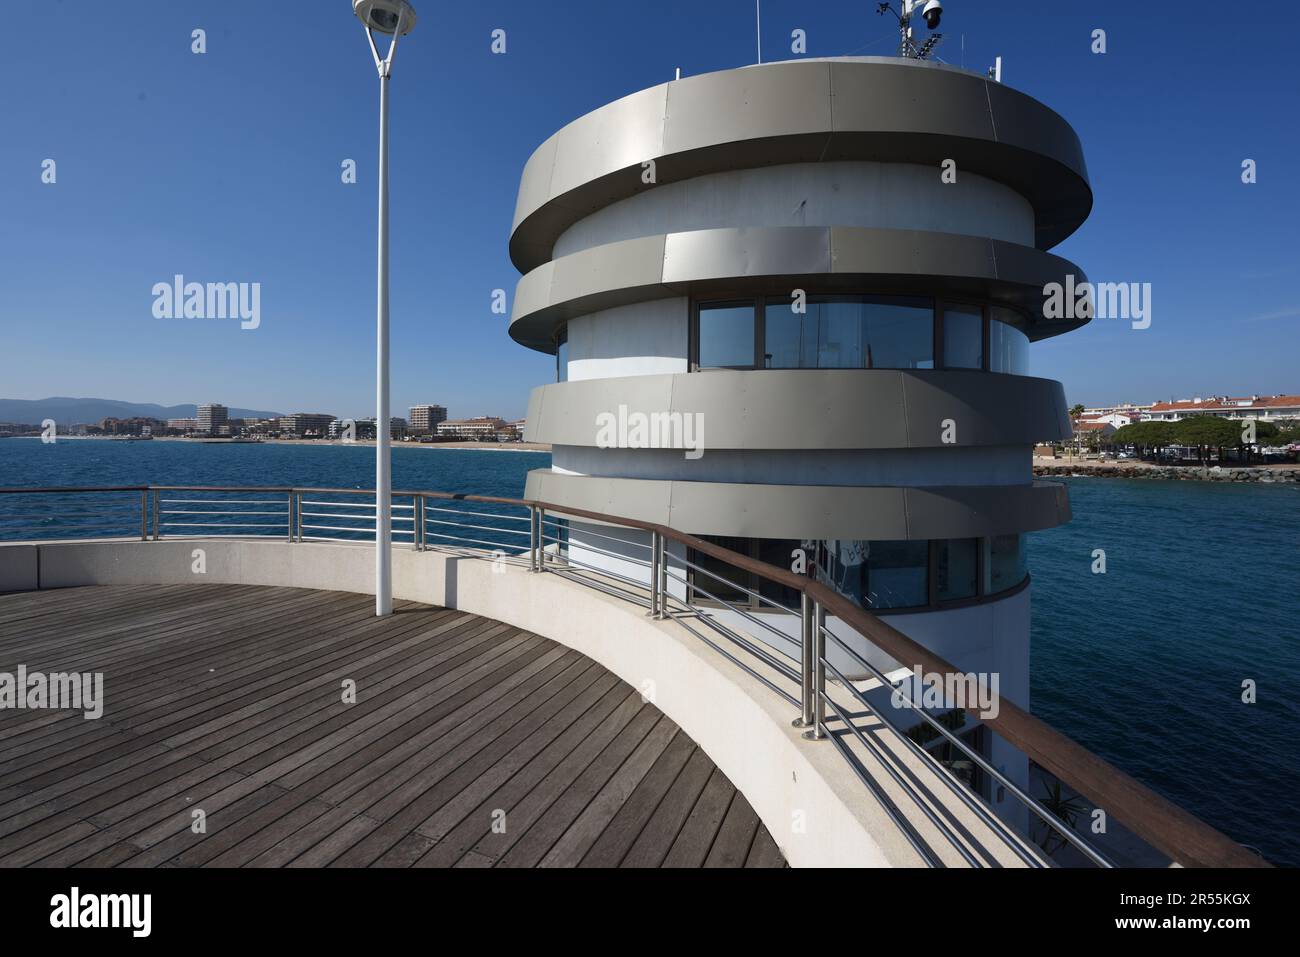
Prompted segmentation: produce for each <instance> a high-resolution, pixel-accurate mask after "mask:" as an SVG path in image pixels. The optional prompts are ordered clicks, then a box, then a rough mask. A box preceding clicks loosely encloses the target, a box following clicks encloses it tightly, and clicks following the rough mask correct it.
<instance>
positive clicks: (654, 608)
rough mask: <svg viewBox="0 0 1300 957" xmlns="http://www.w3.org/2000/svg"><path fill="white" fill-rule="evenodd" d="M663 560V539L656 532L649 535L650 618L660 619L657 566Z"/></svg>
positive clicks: (660, 599)
mask: <svg viewBox="0 0 1300 957" xmlns="http://www.w3.org/2000/svg"><path fill="white" fill-rule="evenodd" d="M663 560H664V537H663V536H662V535H660V534H659V533H658V532H651V533H650V617H651V618H662V617H663V614H662V612H661V609H662V607H663V595H662V593H661V592H660V591H659V589H660V587H661V585H662V582H661V580H660V578H659V566H660V564H661V563H662V562H663Z"/></svg>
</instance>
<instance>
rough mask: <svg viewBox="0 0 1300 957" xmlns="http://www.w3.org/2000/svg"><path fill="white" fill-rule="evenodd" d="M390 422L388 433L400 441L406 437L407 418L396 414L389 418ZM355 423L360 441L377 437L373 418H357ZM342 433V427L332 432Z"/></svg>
mask: <svg viewBox="0 0 1300 957" xmlns="http://www.w3.org/2000/svg"><path fill="white" fill-rule="evenodd" d="M388 423H389V433H388V434H389V435H390V436H391V437H392V438H394V439H397V440H398V441H399V442H400V441H401V440H402V439H404V438H406V420H405V419H403V418H401V417H400V416H396V415H395V416H393V417H392V418H390V419H389V420H388ZM355 425H356V435H355V436H354V438H355V439H357V440H358V441H372V440H373V439H374V438H375V420H374V419H373V418H369V419H357V420H356V422H355ZM341 433H342V429H341V428H340V429H336V430H335V432H333V433H331V436H334V435H337V434H341Z"/></svg>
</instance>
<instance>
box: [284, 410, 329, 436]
mask: <svg viewBox="0 0 1300 957" xmlns="http://www.w3.org/2000/svg"><path fill="white" fill-rule="evenodd" d="M333 421H334V416H332V415H326V414H325V413H323V412H295V413H293V414H292V415H282V416H280V431H281V432H282V433H288V434H289V435H293V436H296V437H298V438H323V437H324V436H325V435H327V434H328V433H329V428H330V423H331V422H333Z"/></svg>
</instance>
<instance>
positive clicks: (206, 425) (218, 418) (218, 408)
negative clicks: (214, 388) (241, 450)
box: [196, 402, 230, 435]
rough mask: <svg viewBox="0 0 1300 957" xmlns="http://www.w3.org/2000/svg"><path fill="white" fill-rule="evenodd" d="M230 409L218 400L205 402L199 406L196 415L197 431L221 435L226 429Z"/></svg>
mask: <svg viewBox="0 0 1300 957" xmlns="http://www.w3.org/2000/svg"><path fill="white" fill-rule="evenodd" d="M229 420H230V410H229V409H227V408H226V407H225V406H224V405H221V404H220V403H218V402H206V403H204V404H203V405H201V406H199V408H198V414H197V416H196V426H197V431H199V432H202V433H204V434H205V435H221V434H222V433H223V431H228V428H227V426H228V425H229Z"/></svg>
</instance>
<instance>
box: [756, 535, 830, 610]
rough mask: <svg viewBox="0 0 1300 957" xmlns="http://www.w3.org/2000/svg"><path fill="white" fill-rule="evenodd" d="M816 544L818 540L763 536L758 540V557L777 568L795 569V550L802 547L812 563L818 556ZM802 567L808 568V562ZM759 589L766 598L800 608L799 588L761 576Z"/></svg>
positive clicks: (786, 605) (808, 560)
mask: <svg viewBox="0 0 1300 957" xmlns="http://www.w3.org/2000/svg"><path fill="white" fill-rule="evenodd" d="M816 544H817V543H816V542H800V541H798V540H796V539H784V538H762V539H759V542H758V559H759V561H763V562H767V563H768V564H769V565H775V566H776V567H777V568H785V569H788V570H791V571H793V570H794V564H795V552H796V551H797V550H799V549H802V550H803V552H804V555H805V557H806V562H807V563H811V562H813V561H815V560H816V558H817V551H816ZM802 567H804V568H806V567H807V564H806V563H805V564H804V565H803V566H802ZM757 590H758V593H759V594H760V595H762V596H763V597H764V598H770V599H771V600H772V601H775V602H779V603H780V604H782V605H785V607H787V608H792V609H794V610H795V611H798V610H799V600H800V599H799V592H798V590H797V589H794V588H790V587H788V586H786V585H782V584H780V583H779V582H774V581H769V580H768V579H767V578H761V579H760V580H759V583H758V589H757ZM765 607H770V606H765Z"/></svg>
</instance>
